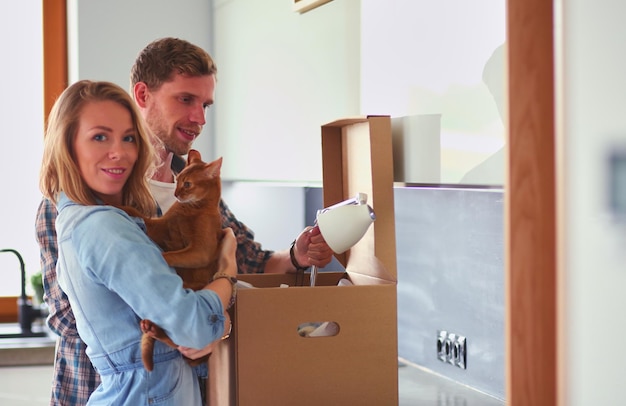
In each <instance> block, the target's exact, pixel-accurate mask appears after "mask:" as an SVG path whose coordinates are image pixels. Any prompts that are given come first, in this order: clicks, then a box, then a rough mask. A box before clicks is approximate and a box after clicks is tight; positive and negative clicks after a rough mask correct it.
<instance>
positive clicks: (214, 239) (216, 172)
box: [122, 149, 222, 371]
mask: <svg viewBox="0 0 626 406" xmlns="http://www.w3.org/2000/svg"><path fill="white" fill-rule="evenodd" d="M221 168H222V158H218V159H217V160H215V161H213V162H211V163H205V162H203V161H202V159H201V157H200V153H199V152H198V151H196V150H193V149H192V150H190V151H189V154H188V156H187V165H186V166H185V168H184V169H183V170H182V171H181V172H180V173H179V174H178V176H177V177H176V191H175V192H174V195H175V196H176V199H177V201H176V202H175V203H174V204H173V205H172V207H170V208H169V210H167V212H165V214H164V215H163V216H162V217H158V218H146V217H144V216H142V215H140V214H139V213H138V212H137V211H136V210H134V209H132V208H128V207H122V209H123V210H125V211H126V212H127V213H128V214H130V215H131V216H135V217H141V218H143V220H144V222H145V224H146V232H147V234H148V236H149V237H150V238H151V239H152V240H153V241H154V242H155V243H156V244H157V245H158V246H159V247H161V249H162V250H163V251H164V252H163V258H165V261H166V262H167V263H168V264H169V265H170V266H172V267H174V268H176V273H177V274H178V275H179V276H180V277H181V278H182V279H183V287H185V288H189V289H193V290H199V289H202V288H203V287H205V286H206V285H207V284H208V283H209V282H210V281H211V279H212V278H213V275H215V273H216V271H217V253H218V249H219V243H220V239H221V236H222V216H221V214H220V210H219V202H220V198H221V193H222V185H221V177H220V170H221ZM140 327H141V330H142V332H143V336H142V338H141V355H142V361H143V364H144V367H145V368H146V370H148V371H152V369H153V367H154V363H153V357H152V354H153V350H154V340H155V339H157V340H160V341H163V342H165V343H166V344H168V345H170V346H172V347H174V348H177V347H178V346H177V345H176V344H175V343H174V342H172V340H171V339H170V338H169V337H168V336H167V334H165V331H163V330H162V329H161V328H160V327H159V326H157V325H155V324H154V323H152V322H151V321H150V320H141V323H140ZM207 358H208V355H207V356H206V357H203V358H200V359H196V360H187V362H188V363H189V364H191V365H199V364H201V363H202V362H205V361H206V360H207Z"/></svg>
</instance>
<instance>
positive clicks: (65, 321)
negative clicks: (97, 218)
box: [35, 199, 272, 406]
mask: <svg viewBox="0 0 626 406" xmlns="http://www.w3.org/2000/svg"><path fill="white" fill-rule="evenodd" d="M220 211H221V213H222V225H223V227H231V228H232V229H233V231H234V233H235V237H236V239H237V253H236V256H237V264H238V272H239V273H261V272H263V270H264V267H265V263H266V262H267V260H268V259H269V258H270V256H271V255H272V251H267V250H263V249H261V245H260V244H259V243H257V242H255V241H254V233H253V232H252V231H251V230H250V229H249V228H248V227H246V225H245V224H243V223H241V222H240V221H238V220H237V219H236V218H235V216H234V215H233V213H232V212H231V211H230V210H229V209H228V206H227V205H226V204H225V203H224V202H223V201H221V202H220ZM56 216H57V210H56V207H55V206H54V205H53V204H52V203H51V202H50V201H49V200H47V199H43V200H42V201H41V203H40V205H39V208H38V210H37V218H36V222H35V226H36V232H37V241H38V243H39V247H40V257H41V258H40V259H41V267H42V270H43V283H44V299H45V301H46V304H47V305H48V308H49V311H50V315H49V316H48V319H47V323H48V326H49V327H50V329H51V330H52V331H53V332H55V333H56V334H57V335H59V337H60V338H59V340H58V344H57V352H56V356H55V362H54V377H53V378H54V379H53V387H52V398H51V400H50V405H51V406H65V405H68V406H77V405H84V404H86V403H87V399H89V395H90V394H91V393H92V392H93V391H94V390H95V389H96V388H97V387H98V385H99V384H100V377H99V376H98V374H97V372H96V371H95V370H94V368H93V366H92V365H91V362H90V361H89V358H88V357H87V355H86V354H85V348H86V347H85V344H84V343H83V342H82V340H81V339H80V337H79V336H78V332H77V330H76V320H75V318H74V313H72V309H71V307H70V303H69V301H68V298H67V296H66V295H65V293H63V291H62V290H61V288H60V286H59V285H58V282H57V275H56V262H57V256H58V245H57V238H56V230H55V226H54V224H55V220H56Z"/></svg>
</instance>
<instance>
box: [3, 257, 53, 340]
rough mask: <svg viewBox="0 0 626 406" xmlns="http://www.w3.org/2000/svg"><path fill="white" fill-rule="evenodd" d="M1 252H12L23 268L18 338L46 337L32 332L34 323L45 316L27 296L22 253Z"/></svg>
mask: <svg viewBox="0 0 626 406" xmlns="http://www.w3.org/2000/svg"><path fill="white" fill-rule="evenodd" d="M0 252H12V253H13V254H15V255H16V256H17V259H19V261H20V268H21V273H22V291H21V293H20V296H19V297H18V298H17V306H18V307H17V319H18V322H19V325H20V331H21V333H20V334H17V336H20V337H45V336H46V332H44V331H38V332H33V330H32V324H33V321H34V320H36V319H37V318H40V317H43V316H44V315H43V313H42V311H41V309H39V308H37V309H36V308H34V307H33V305H32V302H31V301H30V300H29V299H28V297H27V296H26V270H25V269H24V268H25V267H24V259H23V258H22V256H21V255H20V253H19V252H17V251H16V250H14V249H10V248H6V249H1V250H0ZM13 336H15V335H13ZM0 338H1V335H0Z"/></svg>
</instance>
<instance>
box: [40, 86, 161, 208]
mask: <svg viewBox="0 0 626 406" xmlns="http://www.w3.org/2000/svg"><path fill="white" fill-rule="evenodd" d="M107 100H108V101H113V102H115V103H118V104H119V105H121V106H122V107H124V108H125V109H127V110H128V112H129V113H130V116H131V120H132V123H133V127H134V130H135V133H136V137H137V148H138V156H137V161H136V162H135V165H134V167H133V170H132V173H131V175H130V177H129V178H128V181H127V182H126V184H125V185H124V188H123V189H122V204H124V205H128V206H133V207H135V208H136V209H137V210H139V211H140V212H142V213H143V214H145V215H148V216H152V215H154V213H155V212H156V203H155V200H154V198H153V197H152V194H151V193H150V187H149V185H148V178H149V177H150V175H151V174H152V173H153V171H154V168H155V165H156V162H155V159H156V158H155V157H156V154H155V153H154V150H153V146H152V142H151V141H152V136H151V135H150V132H149V131H148V130H147V127H146V126H145V124H144V122H143V118H142V117H141V115H140V114H139V112H138V110H137V107H136V106H135V102H134V101H133V100H132V98H131V97H130V95H129V94H128V93H127V92H126V91H125V90H124V89H122V88H121V87H120V86H118V85H116V84H114V83H111V82H93V81H89V80H81V81H79V82H76V83H74V84H72V85H71V86H69V87H68V88H67V89H65V91H63V93H62V94H61V96H59V98H58V99H57V100H56V102H55V103H54V106H53V107H52V110H51V112H50V115H49V116H48V123H47V128H46V135H45V138H44V152H43V160H42V163H41V170H40V176H39V188H40V189H41V192H42V193H43V195H44V196H45V197H47V198H48V199H50V200H51V201H52V202H53V203H56V202H57V201H58V197H59V192H64V193H65V194H66V195H67V196H68V197H69V198H70V199H71V200H73V201H75V202H76V203H80V204H84V205H95V204H98V202H97V200H96V197H95V195H94V193H93V191H92V190H91V189H90V188H89V186H87V183H85V181H84V180H83V178H82V177H81V175H80V170H79V169H78V165H77V163H76V157H75V155H74V149H73V145H74V140H75V139H76V135H77V131H78V127H79V123H80V117H81V114H82V111H83V109H84V107H85V106H86V105H87V104H88V103H93V102H100V101H107Z"/></svg>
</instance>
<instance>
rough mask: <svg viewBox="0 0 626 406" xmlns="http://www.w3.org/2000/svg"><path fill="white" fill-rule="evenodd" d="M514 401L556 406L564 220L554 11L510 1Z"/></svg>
mask: <svg viewBox="0 0 626 406" xmlns="http://www.w3.org/2000/svg"><path fill="white" fill-rule="evenodd" d="M507 6H508V7H507V42H508V52H509V54H508V68H507V69H508V84H509V97H508V100H509V110H508V113H509V114H508V117H509V118H508V144H507V145H508V146H509V155H508V156H509V163H508V176H507V183H506V186H505V190H506V192H505V199H506V209H505V224H506V231H505V236H506V237H505V239H506V241H505V244H506V245H505V246H506V256H507V260H506V265H507V266H506V283H505V285H506V315H505V324H506V353H507V354H506V399H507V401H506V403H507V406H524V405H534V406H541V405H546V406H555V405H557V404H558V399H559V397H560V396H558V390H557V375H558V368H557V350H556V349H557V330H558V329H557V241H556V239H557V233H556V230H557V221H556V218H557V216H556V214H557V212H556V207H557V206H556V174H555V171H556V169H555V168H556V166H555V165H556V156H555V151H556V148H555V143H556V136H555V133H556V131H555V118H554V115H555V106H554V101H555V86H554V85H555V82H554V23H553V21H554V11H553V3H552V2H551V1H545V0H508V4H507Z"/></svg>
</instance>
